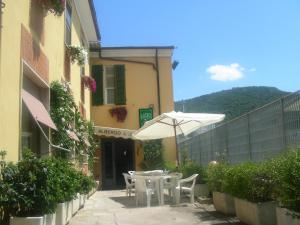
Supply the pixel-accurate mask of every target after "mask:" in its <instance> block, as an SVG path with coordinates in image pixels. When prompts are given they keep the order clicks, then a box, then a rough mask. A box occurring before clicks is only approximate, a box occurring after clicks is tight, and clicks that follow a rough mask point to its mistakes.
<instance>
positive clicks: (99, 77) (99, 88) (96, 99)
mask: <svg viewBox="0 0 300 225" xmlns="http://www.w3.org/2000/svg"><path fill="white" fill-rule="evenodd" d="M92 77H93V78H94V80H95V81H96V92H93V93H92V105H93V106H97V105H103V66H102V65H93V66H92Z"/></svg>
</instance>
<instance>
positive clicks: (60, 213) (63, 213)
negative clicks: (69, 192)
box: [55, 202, 67, 225]
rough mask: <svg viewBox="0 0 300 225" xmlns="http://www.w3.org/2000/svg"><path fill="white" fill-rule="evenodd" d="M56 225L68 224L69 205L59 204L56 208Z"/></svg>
mask: <svg viewBox="0 0 300 225" xmlns="http://www.w3.org/2000/svg"><path fill="white" fill-rule="evenodd" d="M55 223H56V225H65V224H66V223H67V203H66V202H64V203H59V204H58V205H57V207H56V218H55Z"/></svg>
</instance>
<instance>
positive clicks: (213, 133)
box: [179, 91, 300, 165]
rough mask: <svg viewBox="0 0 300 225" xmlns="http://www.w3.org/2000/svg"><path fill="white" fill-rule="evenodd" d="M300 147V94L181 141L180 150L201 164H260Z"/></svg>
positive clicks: (289, 96) (292, 95)
mask: <svg viewBox="0 0 300 225" xmlns="http://www.w3.org/2000/svg"><path fill="white" fill-rule="evenodd" d="M297 145H300V91H298V92H295V93H293V94H291V95H288V96H285V97H283V98H281V99H279V100H277V101H274V102H272V103H270V104H268V105H265V106H263V107H261V108H259V109H257V110H254V111H252V112H249V113H247V114H245V115H243V116H241V117H238V118H236V119H234V120H231V121H229V122H226V123H223V124H221V125H219V126H217V127H215V128H213V129H211V130H208V131H205V132H203V133H200V134H198V135H195V136H193V137H190V138H188V139H186V140H184V141H182V142H181V143H180V144H179V146H180V151H183V150H186V151H188V154H189V157H190V158H191V159H192V160H193V161H195V162H198V163H200V164H202V165H206V164H208V163H209V162H210V161H213V160H220V159H222V158H223V159H226V160H227V161H228V162H230V163H239V162H243V161H261V160H264V159H266V158H270V157H273V156H275V155H277V154H278V153H280V152H281V151H283V150H284V149H285V148H286V147H288V146H297Z"/></svg>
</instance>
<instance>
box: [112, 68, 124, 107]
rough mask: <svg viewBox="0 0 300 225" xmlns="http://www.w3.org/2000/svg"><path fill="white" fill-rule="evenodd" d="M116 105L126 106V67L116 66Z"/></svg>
mask: <svg viewBox="0 0 300 225" xmlns="http://www.w3.org/2000/svg"><path fill="white" fill-rule="evenodd" d="M114 70H115V104H116V105H126V87H125V66H124V65H115V66H114Z"/></svg>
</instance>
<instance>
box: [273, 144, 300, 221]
mask: <svg viewBox="0 0 300 225" xmlns="http://www.w3.org/2000/svg"><path fill="white" fill-rule="evenodd" d="M273 163H274V164H275V166H274V167H273V168H276V169H275V170H274V171H276V176H274V177H275V178H276V179H277V184H278V188H277V189H276V193H277V199H278V201H279V203H280V206H279V207H277V208H276V216H277V224H278V225H285V224H289V225H299V224H300V200H299V199H300V176H299V171H300V151H299V149H290V150H289V151H288V152H287V153H286V154H284V155H283V156H280V157H278V158H276V159H275V160H274V161H273Z"/></svg>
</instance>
